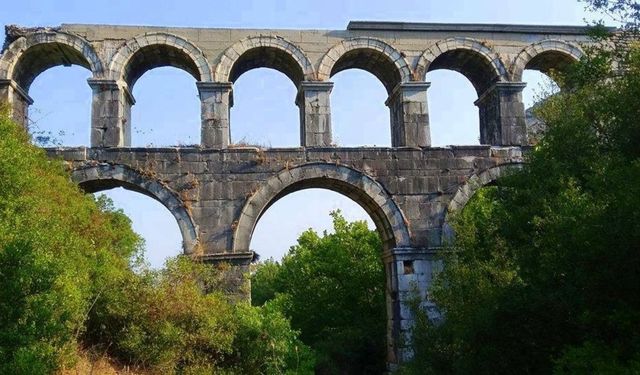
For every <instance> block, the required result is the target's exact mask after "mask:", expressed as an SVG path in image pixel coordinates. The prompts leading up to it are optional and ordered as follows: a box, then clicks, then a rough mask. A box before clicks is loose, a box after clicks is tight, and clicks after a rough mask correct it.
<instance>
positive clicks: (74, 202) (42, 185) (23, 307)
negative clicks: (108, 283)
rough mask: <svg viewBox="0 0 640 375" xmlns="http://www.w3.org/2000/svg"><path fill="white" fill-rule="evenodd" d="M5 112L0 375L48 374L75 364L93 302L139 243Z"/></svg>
mask: <svg viewBox="0 0 640 375" xmlns="http://www.w3.org/2000/svg"><path fill="white" fill-rule="evenodd" d="M0 112H1V113H0V134H2V137H0V279H1V280H2V288H0V373H2V374H48V373H51V372H53V371H55V370H56V369H58V368H59V367H60V366H62V365H64V364H69V363H70V362H72V361H73V358H74V353H75V351H76V338H77V337H78V336H79V335H80V334H81V333H82V332H83V330H84V322H85V319H86V316H87V314H88V311H89V310H90V307H91V303H92V300H93V298H92V296H93V295H94V294H95V292H96V290H97V289H100V288H101V285H103V281H104V280H106V279H108V275H109V274H110V273H111V272H112V271H113V269H115V268H118V267H120V266H121V265H124V266H126V265H127V264H128V261H129V258H130V257H131V256H132V255H133V254H134V253H136V252H137V251H138V249H139V244H140V239H139V237H138V236H137V235H136V234H135V233H134V232H133V231H132V230H131V227H130V225H129V221H128V219H127V218H126V217H125V216H124V215H122V214H121V213H120V212H116V211H113V210H111V209H110V208H109V207H107V206H105V205H104V202H99V203H98V204H96V202H95V201H94V200H93V198H92V197H91V196H86V195H84V194H83V193H82V192H81V191H80V190H79V189H78V188H77V186H75V185H74V184H72V183H71V182H70V180H69V177H68V174H67V173H66V172H65V171H64V167H63V163H62V162H59V161H56V160H49V159H48V158H47V157H46V156H45V154H44V152H43V151H42V150H40V149H38V148H36V147H34V146H32V145H31V144H30V143H29V136H28V135H27V134H26V132H25V131H24V130H22V129H21V128H20V127H18V125H16V124H15V123H13V122H12V121H11V120H10V119H9V117H8V115H7V111H6V109H2V110H0Z"/></svg>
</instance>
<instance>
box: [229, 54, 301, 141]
mask: <svg viewBox="0 0 640 375" xmlns="http://www.w3.org/2000/svg"><path fill="white" fill-rule="evenodd" d="M304 76H305V73H304V70H303V67H302V66H301V65H300V63H299V61H297V60H296V59H295V58H294V57H293V56H292V55H291V53H290V52H288V51H286V50H283V49H281V48H276V47H254V48H251V49H248V50H246V51H245V52H243V53H242V55H240V56H239V57H238V58H237V59H236V60H235V61H234V62H233V65H232V66H231V68H230V71H229V76H228V78H229V81H230V82H232V83H233V84H234V87H233V100H232V105H233V107H232V109H231V126H230V132H231V145H232V147H233V146H249V145H251V146H260V147H267V148H269V147H297V146H300V114H299V109H298V108H296V107H295V102H296V95H297V88H298V86H299V85H300V83H301V82H302V81H303V80H304ZM287 78H288V79H287ZM287 81H289V82H287ZM291 83H293V85H292V84H291Z"/></svg>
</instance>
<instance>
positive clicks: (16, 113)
mask: <svg viewBox="0 0 640 375" xmlns="http://www.w3.org/2000/svg"><path fill="white" fill-rule="evenodd" d="M2 102H4V103H6V104H7V105H8V106H9V109H10V111H11V113H10V115H11V117H12V118H13V120H14V121H15V122H17V123H18V124H21V125H22V126H24V128H25V129H28V128H29V106H30V105H31V104H33V99H31V97H30V96H29V95H28V94H27V92H26V91H24V90H23V89H22V87H20V86H19V85H18V84H17V83H16V82H15V81H14V80H12V79H0V103H2Z"/></svg>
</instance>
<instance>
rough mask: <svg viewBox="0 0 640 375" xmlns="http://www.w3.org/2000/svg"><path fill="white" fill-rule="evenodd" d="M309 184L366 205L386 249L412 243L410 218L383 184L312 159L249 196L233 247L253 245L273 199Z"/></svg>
mask: <svg viewBox="0 0 640 375" xmlns="http://www.w3.org/2000/svg"><path fill="white" fill-rule="evenodd" d="M309 188H324V189H329V190H333V191H335V192H338V193H341V194H344V195H345V196H347V197H349V198H351V199H353V200H354V201H355V202H356V203H358V204H359V205H360V206H362V208H364V210H365V211H366V212H367V213H368V214H369V215H370V216H371V218H372V220H373V222H374V223H375V225H376V228H377V230H378V233H380V236H381V238H382V242H383V244H384V246H385V249H386V250H390V249H393V248H404V247H410V235H409V229H408V228H407V224H406V220H405V219H404V216H403V215H402V212H401V211H400V209H399V208H398V206H397V205H396V204H395V202H394V201H393V199H391V197H390V196H389V194H388V193H387V192H386V191H385V189H384V188H383V187H382V185H380V184H379V183H378V182H376V181H375V180H373V179H372V178H370V177H368V176H367V175H365V174H363V173H361V172H359V171H356V170H355V169H352V168H348V167H345V166H340V165H335V164H328V163H309V164H304V165H301V166H298V167H295V168H292V169H287V170H284V171H282V172H280V173H279V174H277V175H276V176H273V177H271V178H270V179H269V180H267V181H266V182H265V183H264V184H262V186H261V188H260V189H258V191H256V192H255V193H254V194H253V195H251V196H250V197H249V198H248V199H247V202H246V203H245V205H244V207H243V209H242V212H241V213H240V216H239V218H238V220H237V225H236V227H235V231H234V238H233V251H234V252H246V251H247V250H248V249H249V244H250V242H251V236H252V234H253V230H254V228H255V226H256V224H257V222H258V220H259V219H260V217H261V216H262V214H263V213H264V212H265V211H266V210H267V208H269V207H270V206H271V205H272V204H273V203H275V202H276V201H277V200H278V199H280V198H282V197H284V196H286V195H287V194H289V193H293V192H295V191H298V190H303V189H309Z"/></svg>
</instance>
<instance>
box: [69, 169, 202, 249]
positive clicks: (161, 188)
mask: <svg viewBox="0 0 640 375" xmlns="http://www.w3.org/2000/svg"><path fill="white" fill-rule="evenodd" d="M71 178H72V180H73V181H75V182H76V183H77V184H78V185H79V186H80V188H81V189H83V190H84V191H85V192H86V193H99V192H102V191H105V190H111V189H114V190H116V191H121V190H122V189H119V190H117V189H116V188H123V189H126V190H127V191H128V192H133V193H135V195H133V196H132V195H130V194H129V195H123V194H124V193H122V192H120V193H118V192H115V193H112V194H113V197H115V198H117V199H118V202H120V204H121V205H122V206H120V207H127V209H128V210H129V211H130V213H131V214H132V215H134V216H135V217H139V218H140V219H139V220H138V219H137V220H138V221H139V222H140V223H141V224H139V225H140V226H143V227H144V228H146V227H147V226H146V223H149V222H150V221H152V219H153V218H154V216H155V215H156V214H158V212H159V210H160V211H162V209H161V208H160V207H159V206H158V205H156V204H150V203H149V201H146V202H142V203H140V202H136V200H140V194H142V195H144V196H146V197H148V198H150V199H152V200H155V201H156V202H158V203H159V204H160V205H161V206H163V213H161V214H158V216H159V217H160V218H162V220H161V221H160V222H159V223H165V224H162V225H163V227H166V228H167V229H168V228H169V227H171V225H167V224H166V222H167V219H166V217H167V216H166V213H167V212H168V213H169V214H170V215H172V216H173V223H175V224H176V225H177V227H178V229H179V232H180V238H181V241H182V246H178V247H176V248H177V249H180V248H182V252H183V253H184V254H193V253H194V252H195V251H196V250H197V245H198V230H197V227H196V225H195V223H194V222H193V219H192V218H191V215H190V213H189V208H188V206H187V204H186V203H185V202H183V201H182V200H181V199H180V198H179V196H178V195H177V194H176V193H174V192H173V191H172V190H171V189H169V188H168V187H167V186H165V185H164V184H162V183H161V182H159V181H156V180H154V179H150V178H148V177H146V176H144V175H142V174H140V173H139V172H137V171H135V170H133V169H131V168H129V167H127V166H123V165H111V164H100V165H98V166H90V167H86V168H80V169H76V170H74V171H73V172H72V173H71ZM125 193H127V192H125ZM127 194H128V193H127ZM149 228H150V233H153V230H155V233H158V228H156V229H153V226H151V227H149ZM145 232H146V229H145ZM163 233H164V232H163ZM167 233H171V231H170V230H169V229H168V232H167ZM143 234H144V233H143ZM173 237H175V236H173ZM173 237H169V238H173ZM154 246H155V244H154ZM174 247H175V246H174V244H173V243H172V242H168V241H167V244H166V246H163V248H165V249H166V251H168V252H171V249H173V248H174ZM147 248H148V249H149V246H148V247H147ZM150 251H152V250H150ZM159 254H161V252H160V253H159Z"/></svg>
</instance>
